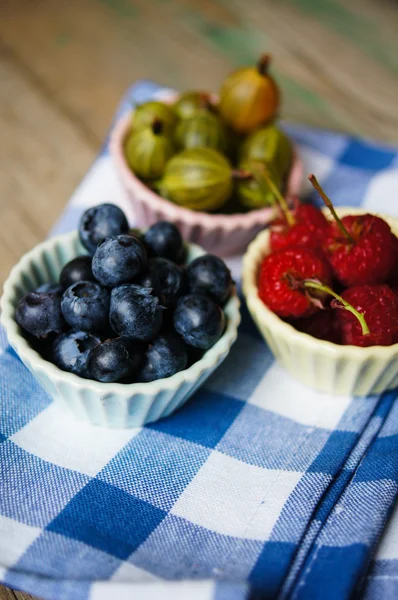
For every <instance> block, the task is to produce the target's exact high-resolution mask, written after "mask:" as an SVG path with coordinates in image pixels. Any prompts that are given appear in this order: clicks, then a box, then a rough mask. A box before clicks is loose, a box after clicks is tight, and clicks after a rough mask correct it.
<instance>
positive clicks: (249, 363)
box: [205, 333, 274, 400]
mask: <svg viewBox="0 0 398 600" xmlns="http://www.w3.org/2000/svg"><path fill="white" fill-rule="evenodd" d="M273 363H274V357H273V356H272V354H271V352H270V351H269V349H268V347H267V346H266V345H265V343H264V340H261V341H260V340H259V339H257V338H253V337H252V336H251V335H246V334H244V333H241V334H240V335H239V337H238V339H237V340H236V342H235V344H234V345H233V346H232V348H231V350H230V353H229V355H228V357H227V358H226V359H225V361H224V362H223V363H222V364H221V365H220V366H219V367H218V369H216V371H215V372H214V373H213V374H212V375H211V377H210V378H209V379H208V381H207V382H206V384H205V385H206V389H207V390H209V389H210V390H212V391H213V392H220V393H221V394H222V395H224V396H231V397H232V398H237V399H239V400H246V399H247V398H250V396H251V395H252V393H253V392H254V390H255V389H256V387H257V386H258V384H259V383H260V381H261V380H262V378H263V377H264V375H265V374H266V372H267V371H268V369H269V368H270V367H271V365H272V364H273Z"/></svg>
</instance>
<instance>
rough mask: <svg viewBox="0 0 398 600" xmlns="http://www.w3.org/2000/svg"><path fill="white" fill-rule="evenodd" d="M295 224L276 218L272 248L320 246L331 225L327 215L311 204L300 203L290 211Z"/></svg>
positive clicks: (272, 233)
mask: <svg viewBox="0 0 398 600" xmlns="http://www.w3.org/2000/svg"><path fill="white" fill-rule="evenodd" d="M290 214H291V215H292V217H293V224H289V223H288V222H287V221H286V219H276V220H275V221H274V222H273V223H272V224H271V237H270V245H271V250H272V251H273V252H274V251H276V250H281V249H282V248H287V247H290V248H292V247H293V246H303V247H306V248H319V247H320V246H321V245H322V241H323V238H324V236H325V235H326V231H327V229H328V227H329V222H328V221H327V219H326V218H325V216H324V215H323V214H322V213H321V211H320V210H318V209H317V208H316V207H315V206H312V205H311V204H300V205H298V206H297V208H296V209H295V210H294V211H292V212H291V213H290Z"/></svg>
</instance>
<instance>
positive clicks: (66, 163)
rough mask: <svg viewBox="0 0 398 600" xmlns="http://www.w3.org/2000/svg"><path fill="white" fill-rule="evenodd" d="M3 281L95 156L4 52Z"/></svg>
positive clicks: (0, 112) (0, 75)
mask: <svg viewBox="0 0 398 600" xmlns="http://www.w3.org/2000/svg"><path fill="white" fill-rule="evenodd" d="M0 89H1V94H0V128H1V132H2V142H3V143H2V144H1V145H0V162H1V165H2V170H3V173H5V174H6V176H3V177H1V178H0V210H1V215H2V235H1V236H0V256H1V265H0V282H3V281H4V279H5V277H6V276H7V275H8V272H9V270H10V268H11V267H12V265H13V264H14V263H15V262H16V261H17V260H18V258H19V257H20V256H22V254H24V253H25V252H27V251H28V250H29V249H30V248H32V247H33V246H34V245H35V244H37V243H38V242H39V241H42V240H43V239H44V237H45V236H46V234H47V233H48V230H49V229H50V227H51V226H52V225H53V223H54V222H55V220H56V219H57V217H58V216H59V214H60V211H61V210H62V208H63V206H64V205H65V203H66V202H67V200H68V198H69V196H70V194H71V193H72V192H73V190H74V188H75V187H76V185H77V184H78V183H79V181H80V180H81V178H82V176H83V175H84V173H85V172H86V171H87V169H88V167H89V166H90V164H91V162H92V160H93V158H94V157H95V155H96V147H94V145H93V144H92V143H91V144H89V143H88V142H87V139H86V136H85V135H84V134H82V133H81V132H80V131H78V130H77V128H76V126H75V124H74V123H73V122H71V121H68V119H66V118H65V116H64V115H63V114H62V113H60V111H59V109H58V108H57V107H54V106H53V104H52V103H51V102H50V101H49V100H47V99H46V97H45V96H44V95H43V93H42V91H41V90H40V89H38V88H37V87H35V86H34V85H33V84H32V83H31V82H29V81H27V80H26V77H25V76H24V74H21V73H20V72H19V71H18V68H17V65H15V64H14V63H13V62H12V61H10V59H9V57H7V56H5V55H4V53H3V54H1V53H0Z"/></svg>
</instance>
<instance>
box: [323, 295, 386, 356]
mask: <svg viewBox="0 0 398 600" xmlns="http://www.w3.org/2000/svg"><path fill="white" fill-rule="evenodd" d="M341 297H342V298H343V299H344V300H345V301H346V302H348V303H349V304H350V305H351V306H352V307H354V308H355V309H356V310H357V311H358V312H359V313H361V314H362V315H363V317H364V319H365V321H366V324H367V326H368V328H369V331H370V333H369V334H367V335H364V334H363V332H362V327H361V324H360V322H359V321H358V319H357V318H356V317H355V316H354V315H353V314H352V313H351V312H348V310H344V307H343V306H342V305H341V303H338V302H337V303H336V301H335V300H334V301H332V306H333V307H334V308H339V309H341V310H337V311H336V320H337V324H338V326H339V329H340V333H341V338H342V343H343V344H346V345H347V344H351V345H353V346H364V347H365V346H390V345H391V344H395V343H397V342H398V298H397V296H396V295H395V294H394V292H393V291H392V290H391V288H390V287H389V286H388V285H360V286H355V287H352V288H349V289H348V290H345V292H343V293H342V294H341Z"/></svg>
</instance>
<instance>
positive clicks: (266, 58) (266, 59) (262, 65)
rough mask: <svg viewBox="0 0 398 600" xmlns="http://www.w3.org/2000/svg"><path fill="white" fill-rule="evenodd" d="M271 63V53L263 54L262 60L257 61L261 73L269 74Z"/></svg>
mask: <svg viewBox="0 0 398 600" xmlns="http://www.w3.org/2000/svg"><path fill="white" fill-rule="evenodd" d="M270 63H271V54H262V55H261V56H260V60H259V61H258V63H257V70H258V72H259V73H260V75H267V73H268V67H269V65H270Z"/></svg>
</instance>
